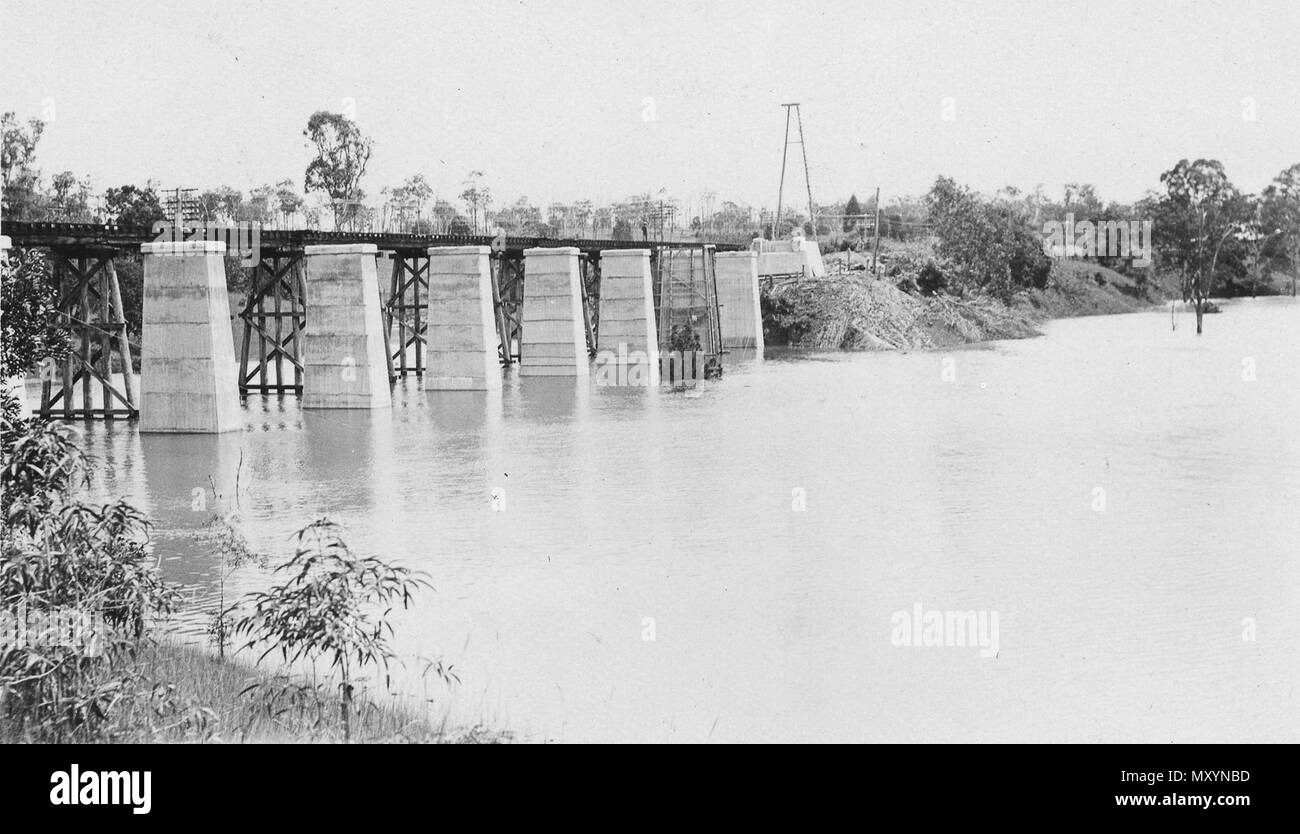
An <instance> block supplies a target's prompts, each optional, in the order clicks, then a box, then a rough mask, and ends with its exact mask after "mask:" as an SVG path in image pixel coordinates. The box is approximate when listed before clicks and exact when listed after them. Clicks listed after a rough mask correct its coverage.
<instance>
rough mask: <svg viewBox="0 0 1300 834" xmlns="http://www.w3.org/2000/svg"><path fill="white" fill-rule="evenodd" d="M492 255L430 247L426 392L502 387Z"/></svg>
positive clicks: (477, 250) (483, 248) (482, 249)
mask: <svg viewBox="0 0 1300 834" xmlns="http://www.w3.org/2000/svg"><path fill="white" fill-rule="evenodd" d="M491 251H492V250H491V249H489V248H488V247H486V246H449V247H437V246H433V247H430V248H429V266H428V276H429V287H428V293H429V294H428V304H429V307H428V311H429V359H428V367H427V368H426V369H425V371H424V390H426V391H490V390H493V389H498V388H500V387H501V364H500V361H499V360H498V358H497V347H498V345H499V344H500V343H499V342H498V337H497V324H496V319H495V318H494V310H493V303H492V274H491V264H490V262H489V256H490V254H491Z"/></svg>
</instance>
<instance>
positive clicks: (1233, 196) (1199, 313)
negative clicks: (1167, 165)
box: [1154, 159, 1245, 334]
mask: <svg viewBox="0 0 1300 834" xmlns="http://www.w3.org/2000/svg"><path fill="white" fill-rule="evenodd" d="M1160 182H1161V183H1163V184H1164V186H1165V189H1166V194H1165V195H1164V196H1163V197H1162V198H1161V199H1160V201H1159V202H1158V203H1157V204H1156V205H1155V206H1154V208H1155V210H1156V212H1157V217H1156V218H1155V219H1154V229H1155V236H1156V244H1157V246H1159V247H1160V248H1161V250H1162V255H1163V256H1164V259H1165V262H1166V263H1169V264H1171V265H1173V266H1174V267H1175V268H1176V269H1178V270H1179V273H1180V275H1181V278H1182V287H1183V300H1184V301H1187V300H1190V301H1191V302H1192V303H1193V305H1194V306H1195V309H1196V332H1197V333H1198V334H1199V333H1201V332H1202V330H1203V320H1204V316H1205V310H1206V308H1207V307H1208V305H1209V302H1210V296H1211V295H1212V294H1213V293H1214V289H1215V273H1216V270H1217V269H1218V264H1219V254H1220V252H1221V251H1222V249H1223V245H1224V242H1225V241H1226V240H1227V239H1228V238H1229V237H1230V236H1231V235H1232V234H1233V233H1234V232H1237V231H1240V228H1241V226H1240V224H1241V222H1242V220H1243V215H1244V212H1245V202H1244V200H1243V198H1242V197H1241V195H1240V193H1238V191H1237V189H1236V188H1235V187H1234V186H1233V185H1232V183H1231V182H1230V181H1229V180H1228V175H1227V174H1226V173H1224V170H1223V164H1222V163H1220V162H1219V161H1218V160H1215V159H1198V160H1196V161H1195V162H1189V161H1187V160H1186V159H1183V160H1179V162H1178V164H1177V165H1175V166H1174V167H1173V168H1171V169H1169V170H1168V171H1166V172H1164V173H1163V174H1161V175H1160Z"/></svg>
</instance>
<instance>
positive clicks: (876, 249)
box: [871, 186, 880, 275]
mask: <svg viewBox="0 0 1300 834" xmlns="http://www.w3.org/2000/svg"><path fill="white" fill-rule="evenodd" d="M875 232H876V242H875V244H873V245H872V247H871V274H872V275H876V274H877V273H876V258H878V257H879V256H880V186H876V228H875Z"/></svg>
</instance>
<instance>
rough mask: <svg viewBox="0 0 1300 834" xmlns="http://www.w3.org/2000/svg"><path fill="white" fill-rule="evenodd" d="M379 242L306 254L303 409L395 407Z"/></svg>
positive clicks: (311, 248)
mask: <svg viewBox="0 0 1300 834" xmlns="http://www.w3.org/2000/svg"><path fill="white" fill-rule="evenodd" d="M376 251H377V250H376V247H375V245H374V244H373V243H347V244H342V245H330V246H307V247H304V250H303V264H304V266H303V269H304V272H305V281H304V284H305V287H306V296H307V298H306V305H305V308H306V315H305V319H306V328H305V331H304V333H303V339H302V354H303V355H302V363H303V391H302V407H303V408H322V409H323V408H389V407H390V406H392V404H393V401H392V392H391V391H390V390H389V388H388V361H387V356H386V351H385V347H384V332H383V316H382V314H381V313H380V309H379V284H378V280H379V279H378V275H377V273H376V271H375V253H376Z"/></svg>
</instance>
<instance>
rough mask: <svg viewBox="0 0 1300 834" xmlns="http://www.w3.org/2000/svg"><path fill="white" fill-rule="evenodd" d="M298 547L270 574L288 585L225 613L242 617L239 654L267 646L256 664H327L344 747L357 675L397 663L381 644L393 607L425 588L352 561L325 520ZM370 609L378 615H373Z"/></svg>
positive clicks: (399, 573)
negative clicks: (276, 657)
mask: <svg viewBox="0 0 1300 834" xmlns="http://www.w3.org/2000/svg"><path fill="white" fill-rule="evenodd" d="M297 539H298V547H297V551H296V552H295V554H294V556H293V558H292V559H290V560H289V561H288V562H286V563H284V564H283V565H280V566H279V567H277V568H275V571H274V572H275V573H277V574H282V575H284V576H286V577H287V579H286V580H285V581H284V582H282V583H281V584H279V585H276V586H274V587H272V588H270V589H269V590H267V591H260V592H254V593H251V594H248V595H247V596H246V597H245V600H244V602H243V604H242V606H240V605H236V606H233V607H232V613H233V610H234V609H236V608H241V607H242V609H243V616H241V617H239V619H237V620H236V622H235V633H236V634H239V635H243V636H244V637H246V638H247V642H246V643H245V644H244V646H243V647H244V648H249V649H251V648H254V647H256V646H258V645H265V646H266V648H265V650H264V651H263V652H262V654H261V656H260V657H259V658H258V660H259V661H260V660H261V659H262V658H265V657H266V656H267V655H268V654H271V653H272V652H276V651H278V652H279V653H280V656H281V658H282V659H283V660H284V661H285V662H286V663H289V662H297V661H300V660H307V661H310V662H313V663H314V662H315V661H317V660H326V661H328V663H329V667H330V669H331V670H332V671H333V672H336V673H337V674H338V675H339V681H338V688H339V693H340V695H341V696H342V698H341V703H340V715H341V717H342V720H343V738H344V741H348V740H350V739H351V737H352V720H351V716H352V711H353V704H354V697H353V695H354V688H355V685H356V683H357V682H358V680H359V679H358V675H359V674H360V673H362V672H363V671H364V670H365V669H367V668H372V667H373V668H376V669H377V670H381V671H383V672H384V673H385V674H387V671H388V665H389V662H390V661H391V660H393V659H394V658H395V657H396V655H395V654H394V653H393V650H392V647H391V645H390V644H389V642H388V640H389V638H390V637H391V636H392V633H393V628H392V626H391V625H390V624H389V622H388V615H389V613H391V611H392V608H393V606H394V605H398V604H400V605H401V606H402V608H409V607H410V605H411V602H412V599H413V595H414V593H415V591H416V589H418V588H419V587H421V586H428V582H427V581H426V580H425V579H424V577H423V575H422V574H416V573H412V572H411V571H409V570H407V569H406V568H401V567H394V566H391V565H388V564H386V563H384V562H383V561H381V560H379V559H376V558H373V557H360V556H357V555H356V554H355V553H353V552H352V550H351V549H350V548H349V547H348V546H347V544H346V543H345V542H344V541H343V538H342V536H341V535H340V534H339V528H338V525H336V524H335V523H334V522H332V521H329V520H327V519H323V518H322V519H318V520H316V521H314V522H312V523H311V524H308V525H307V526H306V527H303V528H302V529H301V530H299V531H298V534H297ZM377 609H382V611H381V613H379V614H377V615H376V614H375V611H376V610H377ZM254 688H255V687H254Z"/></svg>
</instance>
